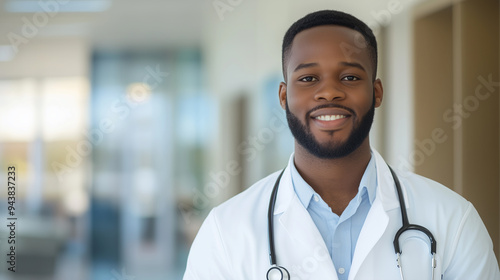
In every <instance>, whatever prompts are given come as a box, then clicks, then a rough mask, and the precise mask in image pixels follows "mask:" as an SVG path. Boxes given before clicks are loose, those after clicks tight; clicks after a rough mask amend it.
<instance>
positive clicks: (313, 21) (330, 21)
mask: <svg viewBox="0 0 500 280" xmlns="http://www.w3.org/2000/svg"><path fill="white" fill-rule="evenodd" d="M321 25H338V26H344V27H347V28H350V29H353V30H356V31H358V32H359V33H360V34H361V35H363V37H364V39H365V41H366V45H367V47H368V50H369V52H370V53H369V55H370V58H371V60H372V63H373V66H374V68H373V69H374V73H373V80H375V78H376V76H377V63H378V62H377V40H376V39H375V35H373V31H372V30H371V28H370V27H368V25H366V24H365V23H364V22H362V21H361V20H359V19H358V18H356V17H354V16H353V15H350V14H347V13H344V12H340V11H335V10H321V11H317V12H313V13H310V14H307V15H306V16H304V17H303V18H301V19H299V20H297V21H296V22H294V23H293V24H292V25H291V26H290V28H288V30H287V32H286V33H285V37H284V38H283V46H282V49H281V63H282V70H283V78H284V79H285V82H286V69H285V65H286V62H288V57H289V54H290V50H291V49H292V42H293V39H294V38H295V36H296V35H297V34H298V33H299V32H301V31H304V30H306V29H309V28H312V27H316V26H321ZM355 47H358V46H355Z"/></svg>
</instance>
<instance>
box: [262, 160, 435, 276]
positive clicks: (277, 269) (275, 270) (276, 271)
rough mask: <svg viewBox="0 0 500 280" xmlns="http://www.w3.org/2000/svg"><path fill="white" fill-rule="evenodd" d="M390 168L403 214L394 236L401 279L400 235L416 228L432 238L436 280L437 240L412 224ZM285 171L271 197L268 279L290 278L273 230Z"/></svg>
mask: <svg viewBox="0 0 500 280" xmlns="http://www.w3.org/2000/svg"><path fill="white" fill-rule="evenodd" d="M389 170H390V171H391V174H392V178H393V179H394V183H395V184H396V190H397V192H398V199H399V206H400V208H401V216H402V220H403V226H402V227H401V228H400V229H399V230H398V231H397V232H396V235H395V236H394V242H393V243H394V251H395V253H396V262H397V267H398V268H399V273H400V274H401V279H402V280H404V276H403V267H402V265H401V254H402V251H401V247H400V246H399V237H400V236H401V234H402V233H403V232H405V231H407V230H416V231H420V232H422V233H424V234H425V235H427V237H428V238H429V240H430V244H431V255H432V259H431V269H432V279H433V280H434V269H435V268H436V240H435V239H434V236H433V235H432V233H431V232H430V231H429V230H428V229H427V228H425V227H423V226H420V225H414V224H410V222H409V221H408V214H407V213H406V204H405V200H404V198H403V192H402V191H401V185H400V183H399V179H398V177H397V176H396V173H394V170H392V168H391V167H390V166H389ZM284 171H285V169H283V171H281V173H280V175H279V176H278V178H277V179H276V183H274V188H273V191H272V193H271V198H270V199H269V209H268V213H267V219H268V234H269V259H270V263H271V268H270V269H269V270H268V271H267V280H288V279H290V273H288V270H286V268H284V267H283V266H279V265H277V263H276V252H275V250H274V232H273V225H274V205H275V204H276V197H277V194H278V186H279V182H280V179H281V176H282V175H283V172H284Z"/></svg>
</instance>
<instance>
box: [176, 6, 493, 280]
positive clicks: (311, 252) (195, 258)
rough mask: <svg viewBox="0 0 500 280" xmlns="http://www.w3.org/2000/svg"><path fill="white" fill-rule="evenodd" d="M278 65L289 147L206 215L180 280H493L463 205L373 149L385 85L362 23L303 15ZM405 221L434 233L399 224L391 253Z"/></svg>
mask: <svg viewBox="0 0 500 280" xmlns="http://www.w3.org/2000/svg"><path fill="white" fill-rule="evenodd" d="M282 62H283V65H282V66H283V76H284V81H285V82H281V84H280V86H279V100H280V104H281V106H282V107H283V109H284V110H286V115H287V120H288V124H289V127H290V130H291V132H292V134H293V136H294V138H295V151H294V153H293V154H292V155H291V157H290V160H289V162H288V165H287V166H286V168H285V169H284V170H283V172H281V171H277V172H276V173H274V174H271V175H269V176H268V177H266V178H264V179H262V180H260V181H259V182H257V183H255V184H254V185H253V186H251V187H250V188H249V189H247V190H246V191H244V192H243V193H241V194H239V195H237V196H235V197H233V198H232V199H230V200H228V201H227V202H225V203H223V204H221V205H220V206H217V207H215V208H214V209H213V210H212V211H211V212H210V214H209V215H208V217H207V218H206V220H205V221H204V223H203V225H202V227H201V229H200V231H199V233H198V235H197V237H196V239H195V241H194V243H193V245H192V248H191V251H190V254H189V258H188V263H187V268H186V272H185V275H184V280H201V279H203V280H222V279H227V280H243V279H255V280H257V279H266V278H267V279H315V280H319V279H321V280H325V279H332V280H333V279H341V280H354V279H358V280H368V279H377V280H392V279H403V278H404V279H419V280H422V279H467V280H498V279H500V274H499V270H498V263H497V260H496V258H495V255H494V253H493V248H492V247H493V245H492V242H491V238H490V237H489V235H488V232H487V231H486V228H485V226H484V224H483V222H482V221H481V218H480V217H479V215H478V213H477V211H476V210H475V208H474V207H473V206H472V205H471V203H470V202H468V201H466V200H465V199H463V198H462V197H460V196H459V195H458V194H456V193H454V192H453V191H451V190H450V189H448V188H446V187H444V186H442V185H440V184H439V183H437V182H434V181H432V180H430V179H427V178H423V177H421V176H418V175H416V174H413V173H409V172H402V171H396V172H395V174H394V175H395V176H393V175H392V174H391V171H390V168H389V167H388V165H387V164H386V163H385V161H384V160H383V158H382V157H381V156H380V155H379V154H378V153H377V152H376V151H375V150H373V149H371V148H370V141H369V137H368V134H369V131H370V127H371V124H372V121H373V116H374V110H375V108H376V107H379V106H380V105H381V102H382V97H383V89H382V83H381V81H380V79H377V78H376V69H377V43H376V40H375V37H374V35H373V33H372V31H371V30H370V28H369V27H368V26H367V25H366V24H364V23H363V22H361V21H360V20H358V19H357V18H355V17H353V16H351V15H349V14H345V13H342V12H338V11H319V12H315V13H311V14H308V15H306V16H305V17H304V18H302V19H300V20H298V21H297V22H295V23H294V24H293V25H292V26H291V27H290V28H289V29H288V31H287V32H286V34H285V37H284V40H283V48H282ZM417 98H418V97H417ZM429 102H432V100H429ZM281 173H282V174H281ZM280 174H281V175H280ZM398 181H399V183H400V184H398V185H400V188H401V190H402V191H401V194H399V195H400V196H401V198H402V201H401V199H398V190H397V188H396V182H398ZM275 186H276V187H275ZM273 189H275V190H276V194H275V197H274V198H275V201H272V200H271V197H272V192H273ZM403 205H404V206H403ZM402 208H404V209H402ZM402 210H406V213H404V211H402ZM269 211H270V213H269V214H270V215H269V217H268V212H269ZM403 216H407V219H408V221H409V223H410V224H416V225H419V226H421V227H423V228H425V230H428V231H429V232H430V235H428V234H426V233H424V231H419V230H407V231H405V232H403V233H402V234H401V235H400V236H399V239H398V240H397V242H395V243H397V244H398V245H400V248H399V249H397V250H395V247H394V243H393V242H394V241H395V240H394V237H395V235H396V234H397V232H398V230H399V229H400V228H401V227H402V226H403V219H404V218H403ZM431 241H433V243H434V242H435V243H434V244H435V254H434V255H433V254H431V251H432V247H433V246H431ZM396 252H397V253H401V254H400V258H399V262H396ZM270 255H273V257H272V258H271V260H270Z"/></svg>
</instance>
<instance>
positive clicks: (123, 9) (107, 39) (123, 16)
mask: <svg viewBox="0 0 500 280" xmlns="http://www.w3.org/2000/svg"><path fill="white" fill-rule="evenodd" d="M216 1H218V2H219V3H229V2H228V1H230V0H143V1H137V0H38V1H36V0H35V1H28V0H0V34H1V36H0V47H1V46H2V45H3V46H6V45H10V44H11V42H10V41H11V39H10V38H9V34H12V33H15V34H23V33H22V32H23V28H25V29H26V28H27V27H26V26H27V25H29V24H33V23H34V21H35V20H38V21H43V20H44V18H43V17H44V16H45V17H46V18H45V19H47V15H48V14H47V13H46V12H43V9H42V6H41V4H40V3H43V4H45V5H46V9H48V10H49V11H52V10H54V9H57V10H59V11H60V12H54V13H49V15H50V17H48V20H47V21H46V23H44V22H42V24H41V27H39V28H38V30H37V31H36V38H54V37H58V38H61V37H78V38H82V37H83V38H85V39H87V40H88V41H89V42H90V44H91V45H92V47H93V48H94V49H111V50H117V49H118V50H119V49H137V48H141V49H144V48H160V47H165V46H168V47H171V46H174V47H179V46H181V47H183V46H193V45H194V46H197V45H199V44H200V43H201V42H200V41H201V40H202V39H201V38H202V37H203V36H202V35H203V26H204V24H205V25H206V19H207V17H212V18H213V17H216V15H217V13H216V11H215V8H214V6H213V5H214V2H216ZM231 1H232V2H235V1H236V0H231ZM245 1H256V0H240V2H239V3H243V5H246V4H251V3H250V2H248V3H246V2H245ZM269 1H273V0H269ZM417 1H419V0H357V1H343V0H314V1H313V0H294V1H290V2H286V3H287V4H288V3H289V4H290V5H289V6H287V7H286V8H287V10H288V11H290V12H291V16H294V17H295V14H294V13H296V12H297V13H298V12H301V11H303V10H304V9H306V10H307V9H315V8H325V7H331V8H337V9H341V10H345V11H347V12H351V13H353V14H355V15H357V16H359V17H360V18H361V19H363V20H365V21H367V23H369V22H370V21H371V22H373V21H374V18H375V17H376V14H377V13H378V12H379V11H381V10H387V9H388V7H389V5H393V4H397V5H400V6H403V7H404V8H406V7H409V5H410V3H414V2H417ZM64 2H66V3H64ZM236 2H238V1H236ZM54 3H56V4H55V6H54ZM58 3H61V4H58ZM139 3H140V4H139ZM259 3H260V5H264V3H267V2H265V1H262V0H260V2H259ZM276 3H278V2H276ZM88 4H92V5H88ZM238 5H239V4H238ZM95 6H98V7H101V11H99V12H62V11H63V10H68V9H69V10H71V9H73V10H74V9H75V7H76V8H78V7H79V8H80V9H81V8H82V7H83V8H85V7H87V8H88V7H95ZM12 7H14V9H18V10H19V9H21V10H24V12H9V11H8V10H9V9H10V10H12V9H13V8H12ZM16 7H17V8H16ZM27 7H34V9H32V10H31V11H26V8H27ZM102 7H104V9H102ZM263 7H264V8H265V7H266V6H263ZM360 7H361V8H360ZM37 9H38V14H41V15H39V18H38V19H35V18H34V17H35V15H36V14H37V11H36V10H37ZM28 10H29V9H28ZM277 12H281V11H277ZM25 32H26V30H25ZM0 60H1V58H0Z"/></svg>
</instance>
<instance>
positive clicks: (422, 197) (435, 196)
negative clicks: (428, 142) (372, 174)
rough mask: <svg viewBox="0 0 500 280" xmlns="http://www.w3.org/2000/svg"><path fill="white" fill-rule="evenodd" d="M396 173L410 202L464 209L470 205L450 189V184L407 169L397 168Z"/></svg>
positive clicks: (427, 205)
mask: <svg viewBox="0 0 500 280" xmlns="http://www.w3.org/2000/svg"><path fill="white" fill-rule="evenodd" d="M397 174H398V177H399V180H400V181H401V184H402V185H403V189H404V191H405V192H406V195H407V196H408V197H409V199H410V202H414V203H425V205H426V207H429V206H430V205H436V206H438V205H440V206H441V207H443V206H448V207H452V208H462V209H464V210H465V209H466V208H468V207H469V206H470V202H468V201H467V200H466V199H465V198H463V197H462V196H461V195H460V194H458V193H457V192H455V191H454V190H453V189H451V186H450V187H448V186H444V185H443V184H441V183H439V182H437V181H434V180H432V179H429V178H427V177H424V176H421V175H418V174H415V173H413V172H409V171H401V170H398V171H397Z"/></svg>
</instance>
